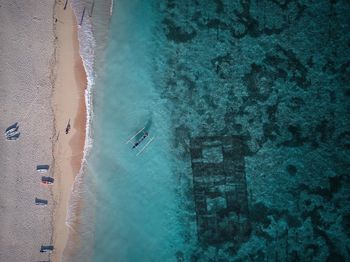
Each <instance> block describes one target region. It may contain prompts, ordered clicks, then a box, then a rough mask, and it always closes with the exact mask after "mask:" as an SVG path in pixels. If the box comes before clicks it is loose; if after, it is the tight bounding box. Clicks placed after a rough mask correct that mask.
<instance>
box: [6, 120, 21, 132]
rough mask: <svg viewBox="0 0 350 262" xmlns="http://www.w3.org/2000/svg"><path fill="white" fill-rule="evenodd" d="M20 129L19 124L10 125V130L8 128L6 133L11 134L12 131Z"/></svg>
mask: <svg viewBox="0 0 350 262" xmlns="http://www.w3.org/2000/svg"><path fill="white" fill-rule="evenodd" d="M17 127H18V122H16V123H14V124H13V125H10V126H9V127H8V128H6V130H5V133H8V132H10V131H11V130H14V129H16V128H17Z"/></svg>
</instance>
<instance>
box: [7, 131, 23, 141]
mask: <svg viewBox="0 0 350 262" xmlns="http://www.w3.org/2000/svg"><path fill="white" fill-rule="evenodd" d="M20 134H21V133H20V132H14V133H11V134H9V135H7V136H6V139H7V140H17V139H18V138H19V136H20Z"/></svg>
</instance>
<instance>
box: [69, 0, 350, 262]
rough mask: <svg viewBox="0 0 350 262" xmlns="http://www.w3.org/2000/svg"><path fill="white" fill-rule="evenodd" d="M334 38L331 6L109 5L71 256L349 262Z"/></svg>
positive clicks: (349, 203)
mask: <svg viewBox="0 0 350 262" xmlns="http://www.w3.org/2000/svg"><path fill="white" fill-rule="evenodd" d="M93 19H94V18H93ZM95 19H97V18H96V17H95ZM349 32H350V3H349V1H345V0H343V1H341V0H339V1H336V0H331V1H326V0H321V1H306V0H304V1H301V0H288V1H279V0H265V1H259V0H242V1H228V0H216V1H209V0H203V1H198V0H179V1H174V0H164V1H156V0H149V1H146V0H144V1H142V0H117V1H114V5H113V12H112V17H111V20H110V25H109V31H108V36H107V40H106V42H105V49H104V50H105V51H103V52H102V51H101V50H100V51H99V52H98V54H97V55H98V57H97V58H96V61H97V62H96V63H95V65H94V68H95V73H94V74H95V75H93V76H94V78H93V81H91V87H92V91H91V94H92V98H93V99H92V101H93V102H92V104H91V108H90V112H91V119H90V121H89V123H90V125H91V126H90V129H91V132H90V133H89V137H91V141H90V142H89V143H90V144H91V145H92V147H89V148H90V151H89V153H88V154H87V158H86V162H85V166H84V169H83V171H84V172H83V175H82V176H81V180H82V184H83V186H82V189H81V192H80V194H79V196H80V198H82V199H84V201H83V202H84V205H83V210H82V225H81V227H80V229H79V234H80V239H81V243H83V245H82V247H81V249H80V251H79V252H78V253H79V254H76V255H74V256H73V257H72V258H71V260H70V261H82V258H83V257H84V259H87V258H88V259H90V260H91V261H96V262H100V261H101V262H102V261H103V262H106V261H122V262H124V261H125V262H138V261H142V262H147V261H177V262H179V261H349V260H350V254H349V253H350V250H349V246H350V238H349V236H350V231H349V228H350V187H349V185H350V179H349V174H350V154H349V149H350V118H349V117H350V100H349V96H350V34H349ZM95 43H98V41H96V42H95ZM98 47H99V45H97V47H96V46H95V47H94V48H98ZM92 109H93V111H92ZM92 112H93V113H92ZM142 128H144V131H145V132H147V133H148V136H147V137H146V139H145V140H144V141H143V142H142V143H141V144H140V145H139V146H138V147H137V148H135V149H133V148H132V145H133V143H135V142H136V141H137V140H139V139H141V137H142V134H143V133H142V132H141V133H140V134H139V135H138V136H136V138H134V139H131V140H130V142H129V143H126V142H127V141H128V140H129V138H130V137H132V136H133V135H134V134H136V133H137V132H138V131H139V130H140V129H142ZM148 142H149V144H148ZM145 145H148V146H147V147H146V148H145V149H144V150H143V151H142V153H141V154H139V155H138V152H139V150H140V149H142V148H143V147H144V146H145Z"/></svg>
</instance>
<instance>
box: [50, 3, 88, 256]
mask: <svg viewBox="0 0 350 262" xmlns="http://www.w3.org/2000/svg"><path fill="white" fill-rule="evenodd" d="M63 4H64V3H62V2H58V3H56V4H55V7H54V19H57V20H56V22H55V28H54V34H55V37H56V42H55V48H56V61H55V62H56V64H55V70H54V71H55V81H54V85H55V89H54V94H53V99H52V105H53V109H54V115H55V130H56V137H55V140H54V145H53V147H54V154H53V157H54V176H55V179H56V181H57V183H55V185H54V187H53V195H54V200H55V203H56V204H55V208H54V214H53V217H54V228H53V245H54V246H55V251H54V252H53V254H52V260H53V261H62V259H63V257H64V256H65V254H66V253H67V252H68V253H69V252H71V251H72V250H71V248H69V249H67V248H66V247H67V242H68V239H69V238H71V237H73V238H74V240H75V243H79V239H78V236H77V234H74V232H76V231H77V227H78V226H79V217H80V215H79V213H80V203H78V204H77V205H76V206H74V216H75V217H76V218H75V219H73V220H72V219H71V220H70V221H67V217H68V212H69V208H70V199H71V195H72V192H73V187H74V181H75V178H76V176H77V175H78V174H79V171H80V169H81V166H82V160H83V156H84V148H85V138H86V123H87V107H86V102H85V90H86V88H87V75H86V72H85V68H84V65H83V60H82V58H81V56H80V52H79V39H78V28H77V27H78V26H77V23H76V18H75V15H74V12H73V10H72V7H71V5H70V4H68V5H67V8H66V10H64V9H63ZM68 123H70V126H71V129H70V130H69V133H68V134H66V127H67V125H68Z"/></svg>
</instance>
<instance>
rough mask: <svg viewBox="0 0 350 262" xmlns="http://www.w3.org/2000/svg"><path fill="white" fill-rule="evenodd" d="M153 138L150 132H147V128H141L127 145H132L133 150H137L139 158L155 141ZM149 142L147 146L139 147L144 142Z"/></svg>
mask: <svg viewBox="0 0 350 262" xmlns="http://www.w3.org/2000/svg"><path fill="white" fill-rule="evenodd" d="M154 138H155V137H154V136H153V137H149V134H148V132H147V131H146V130H145V127H143V128H141V129H140V130H139V131H137V132H136V134H134V135H133V136H132V137H130V138H129V139H128V140H127V141H126V144H129V143H132V149H137V151H138V152H137V154H136V155H137V156H138V155H140V154H141V153H142V152H143V151H144V150H145V149H146V148H147V147H148V146H149V144H150V143H151V142H152V141H153V140H154ZM143 141H147V142H146V144H145V145H144V146H143V147H142V148H139V147H138V146H139V145H140V144H141V143H142V142H143Z"/></svg>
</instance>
